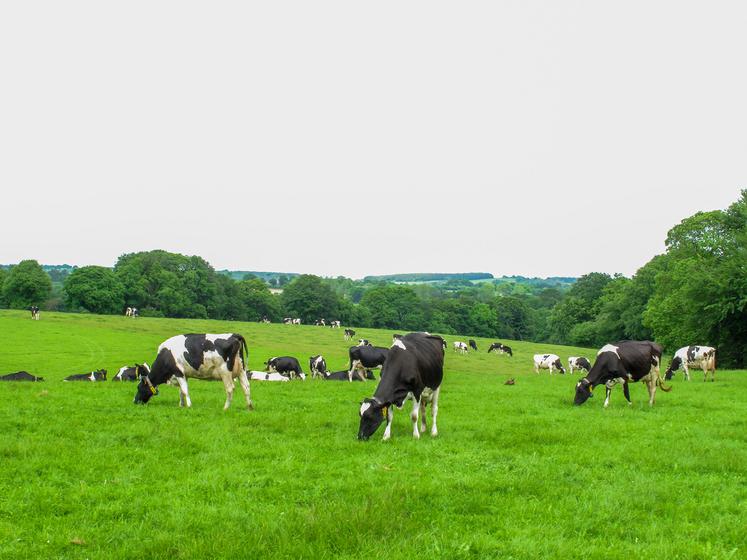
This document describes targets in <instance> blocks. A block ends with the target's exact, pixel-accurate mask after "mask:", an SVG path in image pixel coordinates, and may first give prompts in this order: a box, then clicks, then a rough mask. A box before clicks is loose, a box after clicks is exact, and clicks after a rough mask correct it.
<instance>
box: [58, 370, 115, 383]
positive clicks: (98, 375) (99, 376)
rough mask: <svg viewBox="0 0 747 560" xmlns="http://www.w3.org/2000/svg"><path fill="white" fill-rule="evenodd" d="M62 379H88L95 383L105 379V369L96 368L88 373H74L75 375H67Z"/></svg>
mask: <svg viewBox="0 0 747 560" xmlns="http://www.w3.org/2000/svg"><path fill="white" fill-rule="evenodd" d="M63 381H90V382H92V383H95V382H96V381H106V370H105V369H98V370H96V371H92V372H90V373H76V374H75V375H68V376H67V377H66V378H65V379H63Z"/></svg>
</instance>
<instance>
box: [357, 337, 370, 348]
mask: <svg viewBox="0 0 747 560" xmlns="http://www.w3.org/2000/svg"><path fill="white" fill-rule="evenodd" d="M358 346H373V345H372V344H371V343H370V342H369V340H368V339H367V338H360V339H358Z"/></svg>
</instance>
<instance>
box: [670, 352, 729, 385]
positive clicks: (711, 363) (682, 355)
mask: <svg viewBox="0 0 747 560" xmlns="http://www.w3.org/2000/svg"><path fill="white" fill-rule="evenodd" d="M680 366H682V369H683V371H684V372H685V379H687V380H688V381H690V368H701V369H702V370H703V381H708V372H709V371H710V372H711V381H716V349H715V348H713V347H711V346H684V347H682V348H680V349H679V350H677V352H675V353H674V358H672V363H671V364H669V367H668V368H667V371H666V373H665V374H664V379H667V380H669V379H672V377H673V376H674V372H675V371H677V370H678V369H679V368H680Z"/></svg>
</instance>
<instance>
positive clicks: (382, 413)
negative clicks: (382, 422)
mask: <svg viewBox="0 0 747 560" xmlns="http://www.w3.org/2000/svg"><path fill="white" fill-rule="evenodd" d="M388 412H389V407H387V406H385V407H384V408H382V409H381V415H382V416H383V417H384V418H386V415H387V413H388Z"/></svg>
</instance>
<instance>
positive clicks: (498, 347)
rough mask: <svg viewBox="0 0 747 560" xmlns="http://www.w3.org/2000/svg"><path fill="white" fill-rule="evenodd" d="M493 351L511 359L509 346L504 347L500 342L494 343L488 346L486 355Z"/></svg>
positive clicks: (511, 354)
mask: <svg viewBox="0 0 747 560" xmlns="http://www.w3.org/2000/svg"><path fill="white" fill-rule="evenodd" d="M493 350H495V352H496V354H508V355H509V356H511V357H512V358H513V356H514V353H513V352H512V351H511V347H510V346H506V345H505V344H501V343H500V342H494V343H493V344H491V345H490V348H488V354H490V353H491V352H492V351H493Z"/></svg>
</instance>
